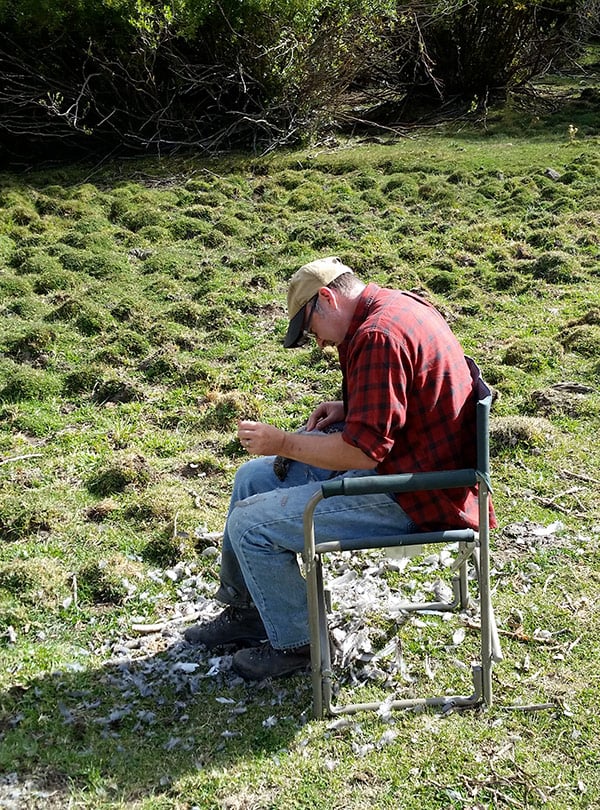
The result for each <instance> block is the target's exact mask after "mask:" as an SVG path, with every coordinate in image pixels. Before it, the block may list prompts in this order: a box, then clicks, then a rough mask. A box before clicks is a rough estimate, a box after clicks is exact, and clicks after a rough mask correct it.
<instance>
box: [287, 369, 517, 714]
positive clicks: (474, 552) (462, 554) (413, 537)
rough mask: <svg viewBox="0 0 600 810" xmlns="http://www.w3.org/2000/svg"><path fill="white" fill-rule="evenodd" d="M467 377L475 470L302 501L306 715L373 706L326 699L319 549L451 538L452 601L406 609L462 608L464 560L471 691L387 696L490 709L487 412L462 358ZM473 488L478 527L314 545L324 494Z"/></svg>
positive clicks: (368, 485)
mask: <svg viewBox="0 0 600 810" xmlns="http://www.w3.org/2000/svg"><path fill="white" fill-rule="evenodd" d="M467 361H468V362H469V365H470V368H471V374H472V377H473V383H474V390H475V396H476V405H475V409H476V428H475V431H476V442H477V462H476V464H477V466H476V468H469V469H461V470H443V471H437V472H423V473H400V474H395V475H366V476H363V477H358V478H341V479H336V480H332V481H325V482H324V483H323V484H322V485H321V489H320V491H318V492H317V493H316V494H315V495H314V496H313V497H312V498H311V499H310V501H309V502H308V504H307V505H306V508H305V511H304V554H303V557H304V565H305V573H306V585H307V599H308V615H309V626H310V654H311V668H312V690H313V716H314V717H315V718H323V717H324V716H331V715H337V714H343V713H348V714H352V713H355V712H359V711H377V710H378V709H379V708H380V706H381V701H380V702H377V703H348V704H345V705H336V704H334V702H333V670H332V661H331V650H330V644H329V630H328V621H327V594H326V591H325V588H324V578H323V559H322V557H323V554H326V553H327V552H338V551H364V550H368V549H384V548H392V547H398V546H402V547H406V546H422V545H427V544H430V543H435V544H440V543H441V544H448V543H455V542H458V555H457V557H456V559H455V561H454V563H453V566H452V569H453V571H454V576H453V580H452V588H453V599H452V600H451V601H448V602H444V601H438V602H423V603H405V604H403V605H401V608H402V609H403V610H406V611H418V610H428V611H430V610H432V611H452V610H456V609H458V608H460V609H464V608H466V607H467V606H468V604H469V601H470V597H469V585H468V564H469V563H472V564H473V569H474V571H475V575H476V577H475V578H476V581H477V585H478V593H479V612H480V625H481V633H480V641H481V651H480V662H479V663H477V664H474V665H473V667H472V675H473V687H474V691H473V693H472V694H471V695H443V696H439V697H425V698H408V699H406V700H393V701H389V702H388V701H386V706H389V707H390V708H392V709H407V708H411V707H417V706H449V705H453V706H456V707H470V706H476V705H478V704H480V703H482V702H483V703H485V704H486V705H487V706H491V704H492V700H493V693H492V664H493V662H495V661H499V660H501V659H502V652H501V649H500V643H499V638H498V631H497V629H496V622H495V618H494V611H493V608H492V601H491V588H490V525H489V501H490V492H491V484H490V472H489V415H490V408H491V402H492V395H491V392H490V389H489V388H488V386H487V385H486V383H485V382H484V381H483V379H482V378H481V375H480V371H479V369H478V368H477V366H476V365H475V363H474V362H473V361H472V360H471V359H470V358H467ZM473 486H477V497H478V507H479V508H478V512H479V515H478V521H479V525H478V530H477V531H475V530H474V529H470V528H465V529H449V530H443V531H435V532H416V533H414V534H399V535H395V536H392V537H382V538H376V539H373V538H367V539H365V538H352V539H350V540H347V541H343V542H339V541H332V542H317V540H316V537H315V525H314V513H315V509H316V507H317V504H318V503H320V501H321V500H323V499H324V498H332V497H337V496H352V495H358V494H360V495H365V494H374V493H382V492H393V493H396V492H412V491H416V490H440V489H442V490H443V489H452V488H458V487H473Z"/></svg>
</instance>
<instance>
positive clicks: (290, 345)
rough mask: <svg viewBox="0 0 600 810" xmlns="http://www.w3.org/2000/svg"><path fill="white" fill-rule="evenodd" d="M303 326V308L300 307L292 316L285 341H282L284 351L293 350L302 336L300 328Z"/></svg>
mask: <svg viewBox="0 0 600 810" xmlns="http://www.w3.org/2000/svg"><path fill="white" fill-rule="evenodd" d="M303 326H304V307H301V308H300V309H299V310H298V312H296V314H295V315H294V317H293V318H292V320H291V321H290V324H289V326H288V330H287V334H286V336H285V340H284V341H283V348H284V349H295V348H296V346H297V345H298V341H299V340H300V337H301V336H302V327H303Z"/></svg>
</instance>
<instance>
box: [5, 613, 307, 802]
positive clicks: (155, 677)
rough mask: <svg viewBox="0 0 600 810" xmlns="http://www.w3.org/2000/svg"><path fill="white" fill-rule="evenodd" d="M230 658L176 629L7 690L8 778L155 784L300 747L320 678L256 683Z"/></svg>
mask: <svg viewBox="0 0 600 810" xmlns="http://www.w3.org/2000/svg"><path fill="white" fill-rule="evenodd" d="M230 663H231V656H230V655H226V654H225V655H223V654H221V655H215V654H214V653H207V652H205V651H203V650H202V649H201V648H198V647H194V646H191V645H189V644H187V642H185V641H184V640H183V639H182V636H181V629H179V628H177V629H173V628H166V629H165V630H164V631H163V632H162V633H160V634H155V635H153V636H147V637H144V638H142V639H137V640H136V639H132V640H131V648H129V645H127V646H125V647H121V648H117V649H116V651H114V652H113V655H112V657H111V658H110V659H109V660H106V661H104V662H103V663H102V664H101V665H100V666H94V667H90V668H88V667H86V665H85V663H83V664H81V663H76V664H71V665H68V666H66V667H63V668H62V669H60V670H57V671H53V672H50V673H48V674H45V675H42V676H38V677H35V678H33V679H31V680H26V679H23V680H22V682H21V684H19V685H15V686H13V687H11V688H10V689H9V690H7V691H6V692H4V694H2V695H0V751H1V752H2V753H1V754H0V772H1V771H3V772H4V784H5V785H6V780H7V778H8V779H9V780H10V778H12V779H13V781H16V782H17V783H22V782H23V780H24V779H34V780H35V782H36V784H37V785H38V786H39V787H40V788H42V789H45V790H48V789H51V790H58V791H61V792H63V791H64V793H65V795H68V794H69V792H72V791H73V790H74V791H75V792H78V791H83V792H86V791H90V790H91V791H97V792H99V793H100V794H102V795H104V794H108V795H109V796H110V797H113V796H118V797H120V798H125V797H131V796H135V795H138V796H139V795H147V794H149V793H154V794H155V793H160V792H163V791H166V790H170V789H171V788H172V787H173V786H174V783H176V782H177V781H178V780H179V779H181V778H182V777H184V776H185V775H188V774H193V773H197V772H198V771H199V770H202V769H211V768H214V767H222V766H226V765H227V763H230V762H233V761H236V760H238V759H242V760H243V759H247V758H255V757H264V756H265V755H266V756H269V755H272V756H275V755H276V754H277V753H278V752H281V751H284V750H285V749H286V748H287V747H288V746H289V745H293V741H294V738H295V736H296V735H298V734H299V733H301V728H302V726H303V725H304V723H305V722H306V719H307V717H308V716H309V715H310V700H311V691H310V678H309V676H308V675H299V676H295V677H293V678H289V679H286V680H284V681H270V680H267V681H264V682H263V683H245V682H244V681H243V680H242V679H241V678H239V677H238V676H236V675H235V673H233V672H232V670H231V669H230ZM0 782H2V775H1V774H0ZM0 793H1V791H0Z"/></svg>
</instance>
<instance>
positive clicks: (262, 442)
mask: <svg viewBox="0 0 600 810" xmlns="http://www.w3.org/2000/svg"><path fill="white" fill-rule="evenodd" d="M237 435H238V439H239V440H240V443H241V445H242V447H244V448H245V449H246V450H247V451H248V453H252V454H254V455H256V456H277V455H279V454H280V453H281V450H282V448H283V443H284V440H285V432H284V431H283V430H279V428H276V427H274V426H273V425H266V424H265V423H264V422H250V421H244V420H242V419H240V420H238V432H237Z"/></svg>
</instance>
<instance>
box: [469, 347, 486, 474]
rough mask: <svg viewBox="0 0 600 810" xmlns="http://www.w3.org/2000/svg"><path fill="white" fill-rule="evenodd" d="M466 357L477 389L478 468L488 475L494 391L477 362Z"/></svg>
mask: <svg viewBox="0 0 600 810" xmlns="http://www.w3.org/2000/svg"><path fill="white" fill-rule="evenodd" d="M465 357H466V360H467V364H468V366H469V369H470V371H471V377H472V379H473V386H474V390H475V397H476V405H475V420H476V421H475V425H476V427H475V432H476V441H477V470H478V471H479V472H480V473H482V475H484V476H486V477H488V476H489V473H490V410H491V407H492V392H491V391H490V389H489V386H488V384H487V383H486V382H485V380H484V379H483V377H482V376H481V370H480V368H479V366H478V365H477V363H476V362H475V361H474V360H473V359H472V358H471V357H467V356H466V355H465Z"/></svg>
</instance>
